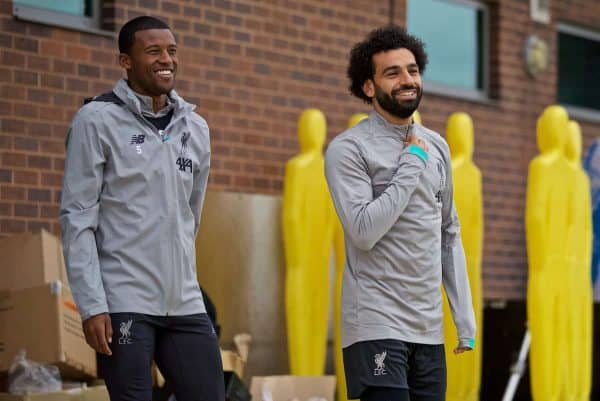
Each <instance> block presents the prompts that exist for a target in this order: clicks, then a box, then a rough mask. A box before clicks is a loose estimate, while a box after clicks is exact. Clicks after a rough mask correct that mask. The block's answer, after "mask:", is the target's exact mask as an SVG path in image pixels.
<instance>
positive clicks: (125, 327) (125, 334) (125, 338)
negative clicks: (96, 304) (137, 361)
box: [119, 319, 133, 344]
mask: <svg viewBox="0 0 600 401" xmlns="http://www.w3.org/2000/svg"><path fill="white" fill-rule="evenodd" d="M132 324H133V319H129V320H128V321H127V322H121V326H120V327H119V331H121V337H119V344H131V325H132Z"/></svg>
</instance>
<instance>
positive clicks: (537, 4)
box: [529, 0, 550, 24]
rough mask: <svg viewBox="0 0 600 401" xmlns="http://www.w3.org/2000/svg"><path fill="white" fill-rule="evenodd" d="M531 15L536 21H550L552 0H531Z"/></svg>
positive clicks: (545, 22)
mask: <svg viewBox="0 0 600 401" xmlns="http://www.w3.org/2000/svg"><path fill="white" fill-rule="evenodd" d="M529 15H530V16H531V19H532V20H533V21H535V22H541V23H544V24H547V23H549V22H550V0H529Z"/></svg>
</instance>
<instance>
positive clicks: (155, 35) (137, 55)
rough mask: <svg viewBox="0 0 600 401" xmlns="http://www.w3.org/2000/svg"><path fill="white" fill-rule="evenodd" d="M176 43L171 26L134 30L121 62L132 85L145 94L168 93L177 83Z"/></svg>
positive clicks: (158, 94) (157, 94)
mask: <svg viewBox="0 0 600 401" xmlns="http://www.w3.org/2000/svg"><path fill="white" fill-rule="evenodd" d="M177 63H178V60H177V44H176V43H175V37H174V36H173V33H172V32H171V31H170V30H169V29H146V30H141V31H137V32H136V33H135V42H134V43H133V46H132V47H131V50H130V51H129V54H127V55H121V65H122V66H123V67H124V68H125V69H126V70H127V78H128V80H129V84H130V86H131V88H132V89H134V90H135V91H136V92H138V93H140V94H142V95H146V96H153V97H155V96H160V95H165V94H168V93H169V92H170V91H171V90H172V89H173V87H174V86H175V76H176V74H177Z"/></svg>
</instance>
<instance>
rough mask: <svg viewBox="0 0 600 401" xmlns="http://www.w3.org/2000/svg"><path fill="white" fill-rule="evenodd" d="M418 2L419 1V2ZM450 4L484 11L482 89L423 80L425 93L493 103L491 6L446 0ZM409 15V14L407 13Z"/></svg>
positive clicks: (466, 0) (472, 1) (473, 2)
mask: <svg viewBox="0 0 600 401" xmlns="http://www.w3.org/2000/svg"><path fill="white" fill-rule="evenodd" d="M417 1H418V0H417ZM445 1H446V2H448V3H454V4H461V5H467V6H471V7H474V8H476V9H478V10H481V11H482V23H483V29H482V30H483V35H482V36H483V37H482V38H481V40H482V41H483V42H482V43H481V48H482V55H481V57H482V59H481V64H482V65H481V68H482V71H481V73H482V88H481V89H479V90H472V89H464V88H460V87H455V86H450V85H444V84H440V83H436V82H430V81H428V80H425V79H424V80H423V81H424V82H423V91H424V92H425V93H431V94H432V95H441V96H446V97H453V98H458V99H466V100H471V101H475V102H483V103H488V102H490V101H491V99H490V65H489V63H490V49H489V47H490V46H489V45H490V10H489V6H488V5H487V4H485V3H482V2H479V1H474V0H445ZM408 7H410V4H409V2H408V1H407V3H406V8H407V9H408ZM407 15H408V13H407ZM406 25H407V28H408V29H410V26H409V25H408V20H407V21H406Z"/></svg>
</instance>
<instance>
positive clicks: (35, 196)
mask: <svg viewBox="0 0 600 401" xmlns="http://www.w3.org/2000/svg"><path fill="white" fill-rule="evenodd" d="M27 200H28V201H30V202H50V200H51V191H50V190H49V189H36V188H29V189H28V190H27Z"/></svg>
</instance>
